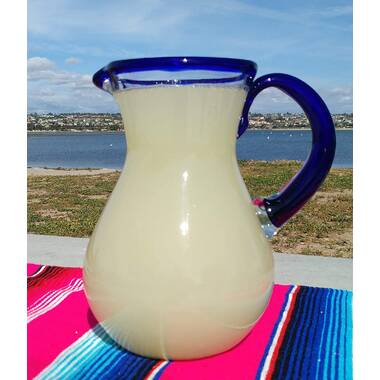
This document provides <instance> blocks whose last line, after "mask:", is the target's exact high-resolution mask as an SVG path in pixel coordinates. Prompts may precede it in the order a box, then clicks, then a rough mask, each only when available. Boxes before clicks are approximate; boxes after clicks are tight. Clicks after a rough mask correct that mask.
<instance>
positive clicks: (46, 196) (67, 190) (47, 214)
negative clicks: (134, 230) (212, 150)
mask: <svg viewBox="0 0 380 380" xmlns="http://www.w3.org/2000/svg"><path fill="white" fill-rule="evenodd" d="M239 165H240V170H241V173H242V175H243V177H244V180H245V182H246V184H247V188H248V190H249V192H250V194H251V195H252V197H254V196H265V195H269V194H272V193H274V192H275V191H278V189H280V188H281V186H282V185H283V184H284V183H286V182H287V181H288V180H289V179H290V178H291V177H292V175H293V174H294V173H296V171H297V170H298V169H299V167H300V164H299V163H297V162H294V161H278V162H271V163H266V162H258V161H241V162H239ZM118 177H119V173H106V174H101V175H75V176H33V177H32V176H30V177H28V231H29V232H32V233H38V234H46V235H61V236H77V237H82V236H89V235H90V234H91V232H92V230H93V228H94V226H95V224H96V222H97V220H98V218H99V216H100V213H101V211H102V209H103V207H104V205H105V203H106V200H107V198H108V196H109V195H110V193H111V192H112V189H113V188H114V185H115V183H116V181H117V179H118ZM272 243H273V249H274V250H275V251H277V252H292V253H300V254H305V255H323V256H335V257H352V169H332V170H331V172H330V174H329V175H328V177H327V179H326V181H325V183H324V185H323V186H322V188H321V189H320V190H319V191H318V192H317V194H316V195H315V196H314V198H313V199H312V200H311V201H310V202H309V203H308V204H307V205H306V206H305V207H304V208H303V209H302V211H301V212H299V213H298V214H297V215H296V216H295V217H294V218H293V219H292V220H291V221H290V222H289V223H288V224H287V225H285V226H284V227H283V228H282V229H281V230H280V232H279V234H278V236H276V237H275V238H274V239H273V241H272Z"/></svg>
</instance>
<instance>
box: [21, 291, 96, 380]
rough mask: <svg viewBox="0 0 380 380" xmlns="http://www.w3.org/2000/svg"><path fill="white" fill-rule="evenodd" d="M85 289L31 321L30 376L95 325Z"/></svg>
mask: <svg viewBox="0 0 380 380" xmlns="http://www.w3.org/2000/svg"><path fill="white" fill-rule="evenodd" d="M96 323H97V322H96V319H95V318H94V316H93V315H92V313H91V311H90V309H89V306H88V303H87V299H86V296H85V294H84V292H83V291H80V292H74V293H72V294H71V295H70V296H69V297H67V298H66V299H65V301H64V302H62V303H60V304H59V305H57V306H56V307H55V308H54V309H52V310H50V311H49V312H48V313H46V314H43V315H41V316H39V317H38V318H36V319H34V320H33V321H31V322H30V323H29V324H28V379H32V378H33V377H34V376H36V375H37V374H38V373H40V372H41V371H42V370H43V369H44V368H45V367H47V366H48V365H49V364H50V363H51V362H52V361H53V360H54V359H55V358H56V357H57V356H58V355H59V354H60V353H61V352H62V351H63V350H64V349H66V348H67V347H68V346H70V345H71V344H72V343H74V342H75V341H76V340H77V339H78V338H80V337H81V336H82V335H83V334H85V333H86V332H87V331H88V330H89V329H90V328H92V327H93V326H95V325H96Z"/></svg>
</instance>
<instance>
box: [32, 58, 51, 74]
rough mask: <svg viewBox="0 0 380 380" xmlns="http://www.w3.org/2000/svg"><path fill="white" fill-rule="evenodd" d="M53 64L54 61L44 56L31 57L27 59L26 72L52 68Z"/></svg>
mask: <svg viewBox="0 0 380 380" xmlns="http://www.w3.org/2000/svg"><path fill="white" fill-rule="evenodd" d="M54 66H55V65H54V62H52V61H50V59H47V58H45V57H32V58H29V59H28V73H34V72H40V71H44V70H52V69H53V68H54Z"/></svg>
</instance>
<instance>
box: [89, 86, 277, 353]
mask: <svg viewBox="0 0 380 380" xmlns="http://www.w3.org/2000/svg"><path fill="white" fill-rule="evenodd" d="M115 98H116V100H117V102H118V104H119V106H120V109H121V112H122V116H123V120H124V123H125V125H126V128H127V136H128V154H127V160H126V164H125V167H124V170H123V172H122V174H121V176H120V179H119V181H118V183H117V185H116V187H115V189H114V191H113V193H112V195H111V197H110V199H109V201H108V203H107V205H106V208H105V209H104V211H103V213H102V215H101V218H100V220H99V222H98V224H97V226H96V228H95V231H94V233H93V235H92V238H91V240H90V243H89V246H88V251H87V255H86V260H85V265H84V267H85V272H84V279H85V289H86V294H87V296H88V299H89V303H90V306H91V309H92V311H93V312H94V314H95V316H96V318H97V319H98V320H99V321H100V322H101V323H102V324H103V326H104V327H105V329H106V331H107V332H108V333H109V334H110V335H111V337H112V338H114V339H115V340H116V341H117V342H118V343H119V344H121V345H122V346H124V347H125V348H127V349H129V350H130V351H133V352H135V353H138V354H141V355H145V356H150V357H156V358H170V359H192V358H198V357H204V356H208V355H212V354H215V353H218V352H222V351H225V350H227V349H229V348H231V347H232V346H234V345H235V344H237V343H238V342H239V341H240V340H241V339H243V338H244V337H245V336H246V335H247V334H248V332H249V331H250V329H251V328H252V326H253V325H254V323H255V321H256V320H257V319H258V317H259V316H260V315H261V314H262V312H263V311H264V309H265V306H266V304H267V302H268V300H269V297H270V294H271V290H272V283H273V259H272V253H271V249H270V246H269V244H268V242H267V240H266V238H265V237H264V234H263V232H262V229H261V226H260V223H259V221H258V218H257V216H256V214H255V208H254V206H253V205H252V204H251V199H250V196H249V194H248V191H247V189H246V187H245V184H244V182H243V180H242V177H241V175H240V172H239V168H238V165H237V161H236V156H235V143H236V132H237V126H238V123H239V119H240V115H241V111H242V108H243V104H244V101H245V98H246V91H245V90H244V89H243V88H238V87H216V86H215V87H212V86H210V87H208V86H194V87H192V86H181V87H175V86H168V87H151V88H145V89H140V88H139V89H130V90H127V91H120V92H117V93H115Z"/></svg>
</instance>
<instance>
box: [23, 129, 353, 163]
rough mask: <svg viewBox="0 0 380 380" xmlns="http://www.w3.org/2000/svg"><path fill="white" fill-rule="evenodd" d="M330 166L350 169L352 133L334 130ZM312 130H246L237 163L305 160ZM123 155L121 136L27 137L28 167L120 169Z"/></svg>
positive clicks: (105, 133) (240, 143)
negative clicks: (241, 161) (335, 140)
mask: <svg viewBox="0 0 380 380" xmlns="http://www.w3.org/2000/svg"><path fill="white" fill-rule="evenodd" d="M336 134H337V147H336V154H335V159H334V163H333V166H335V167H349V168H352V131H349V130H347V131H337V132H336ZM310 147H311V131H302V130H297V131H290V130H288V131H268V130H264V131H263V130H261V131H247V132H246V133H244V135H243V136H242V137H241V138H240V139H239V140H238V142H237V157H238V159H239V160H265V161H273V160H300V161H303V160H305V159H306V158H307V156H308V154H309V151H310ZM125 154H126V143H125V138H124V133H123V132H120V133H107V132H99V133H51V134H28V166H29V167H49V168H56V167H63V168H111V169H121V168H122V167H123V164H124V159H125Z"/></svg>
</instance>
